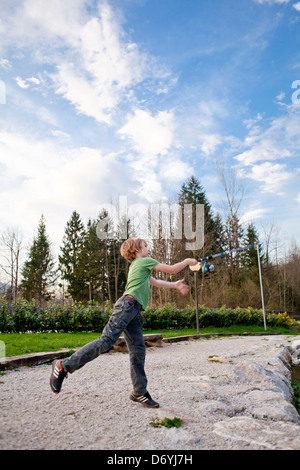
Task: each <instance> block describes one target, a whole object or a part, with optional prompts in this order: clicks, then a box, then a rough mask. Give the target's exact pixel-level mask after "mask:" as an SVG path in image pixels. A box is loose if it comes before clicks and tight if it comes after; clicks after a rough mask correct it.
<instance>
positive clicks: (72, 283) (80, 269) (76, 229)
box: [58, 211, 88, 301]
mask: <svg viewBox="0 0 300 470" xmlns="http://www.w3.org/2000/svg"><path fill="white" fill-rule="evenodd" d="M85 236H86V232H85V228H84V225H83V223H82V221H81V218H80V215H79V214H78V213H77V212H76V211H74V212H73V213H72V215H71V218H70V220H69V221H68V222H67V225H66V228H65V235H64V237H63V245H62V246H61V247H60V250H61V253H62V254H61V255H59V257H58V260H59V269H60V271H61V277H62V279H64V280H65V281H67V291H68V293H69V294H70V295H71V297H72V299H73V300H74V301H80V300H84V299H87V298H88V282H87V280H86V276H85V272H84V269H85V268H84V264H83V256H82V251H83V248H84V241H85Z"/></svg>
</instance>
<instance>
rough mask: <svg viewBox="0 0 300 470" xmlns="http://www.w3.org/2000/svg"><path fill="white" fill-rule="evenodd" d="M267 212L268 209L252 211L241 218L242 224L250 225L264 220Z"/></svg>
mask: <svg viewBox="0 0 300 470" xmlns="http://www.w3.org/2000/svg"><path fill="white" fill-rule="evenodd" d="M267 212H268V210H267V209H266V208H258V209H250V210H248V211H247V212H245V213H244V214H243V215H242V216H241V218H240V222H241V224H249V223H251V222H254V221H255V220H259V219H262V218H263V217H265V215H266V213H267Z"/></svg>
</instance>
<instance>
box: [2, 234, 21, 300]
mask: <svg viewBox="0 0 300 470" xmlns="http://www.w3.org/2000/svg"><path fill="white" fill-rule="evenodd" d="M22 241H23V240H22V235H21V233H20V232H19V229H18V228H7V229H6V231H5V232H3V233H2V235H1V245H2V247H3V248H4V250H3V254H2V259H3V262H1V264H0V266H1V268H2V270H3V271H4V273H5V274H6V275H7V276H8V277H9V279H10V286H11V287H10V288H11V301H12V302H14V301H16V299H17V294H18V279H19V265H20V253H21V250H22Z"/></svg>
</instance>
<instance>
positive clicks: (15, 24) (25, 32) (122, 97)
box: [1, 0, 175, 124]
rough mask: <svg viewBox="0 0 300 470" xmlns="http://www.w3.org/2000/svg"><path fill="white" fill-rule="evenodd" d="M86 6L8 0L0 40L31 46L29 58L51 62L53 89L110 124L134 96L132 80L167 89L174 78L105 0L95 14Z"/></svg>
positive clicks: (81, 0)
mask: <svg viewBox="0 0 300 470" xmlns="http://www.w3.org/2000/svg"><path fill="white" fill-rule="evenodd" d="M88 6H89V5H88V2H87V1H85V0H64V1H63V2H62V1H61V0H53V1H52V2H50V3H49V4H47V14H45V6H44V4H43V2H41V1H39V0H23V2H22V3H21V5H20V3H19V4H17V3H16V2H14V1H12V7H11V9H10V11H9V13H8V12H6V23H5V24H4V25H3V30H2V34H1V40H2V38H3V43H4V44H13V45H15V46H17V48H18V49H19V50H22V48H24V47H28V46H31V48H32V51H34V52H32V57H31V59H32V60H33V61H35V62H41V63H45V64H47V67H48V68H49V64H50V65H51V66H52V67H54V70H53V71H48V72H47V76H48V77H50V78H51V80H52V82H53V86H54V88H55V90H56V93H57V94H60V95H62V96H63V97H64V98H65V99H66V100H68V101H69V102H70V103H71V104H72V105H73V106H74V107H75V109H76V110H77V111H78V112H79V113H81V114H84V115H87V116H90V117H93V118H94V119H96V120H97V121H98V122H104V123H107V124H112V123H113V116H114V115H118V106H119V105H120V104H121V103H122V102H124V101H126V100H128V99H134V96H133V94H132V89H133V87H134V86H135V85H137V84H139V83H141V82H143V81H144V80H145V79H152V84H151V86H152V89H153V81H155V82H156V90H155V89H154V91H157V93H160V92H166V90H167V89H168V86H169V84H172V82H174V80H175V78H174V77H173V76H172V75H171V74H170V73H169V72H168V71H166V68H165V67H159V65H158V63H157V62H156V61H155V60H154V59H153V58H152V57H150V56H148V55H146V54H145V53H143V52H142V51H140V50H139V48H138V46H137V44H135V43H134V42H132V41H131V40H130V38H129V37H128V35H126V34H125V32H124V30H123V28H122V25H121V21H120V20H119V18H118V16H117V13H116V10H115V11H114V12H113V10H112V8H111V7H110V5H109V4H108V3H107V2H105V1H101V2H98V5H97V9H96V10H94V11H93V16H91V14H89V12H88ZM13 7H14V8H13ZM6 8H7V7H6ZM30 81H31V82H32V83H36V84H37V82H35V81H33V78H29V79H27V81H26V80H24V79H22V78H21V77H17V83H18V85H19V86H21V87H23V88H27V87H28V86H29V83H28V82H30ZM150 81H151V80H150ZM154 88H155V87H154Z"/></svg>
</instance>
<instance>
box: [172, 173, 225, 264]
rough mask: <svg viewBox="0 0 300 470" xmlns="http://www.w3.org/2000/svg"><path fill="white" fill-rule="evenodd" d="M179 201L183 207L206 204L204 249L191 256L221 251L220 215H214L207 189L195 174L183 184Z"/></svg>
mask: <svg viewBox="0 0 300 470" xmlns="http://www.w3.org/2000/svg"><path fill="white" fill-rule="evenodd" d="M178 202H179V204H180V205H181V206H182V207H184V205H185V204H192V205H193V208H195V207H196V205H197V204H203V205H204V245H203V248H202V250H200V251H199V252H198V253H193V254H192V255H191V256H195V257H198V258H199V257H200V258H203V257H204V256H206V255H207V254H209V253H214V252H217V251H219V250H220V249H221V246H220V244H221V234H220V229H221V225H222V224H221V219H220V217H219V216H216V217H215V216H214V214H213V212H212V207H211V204H210V203H209V201H208V199H207V197H206V193H205V190H204V188H203V187H202V186H201V184H200V181H199V180H198V179H197V178H196V177H195V176H191V177H190V178H188V179H187V181H186V182H185V183H184V184H183V185H182V186H181V191H180V194H179V199H178ZM195 225H196V224H195V216H194V217H193V226H194V230H195V229H196V226H195Z"/></svg>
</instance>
